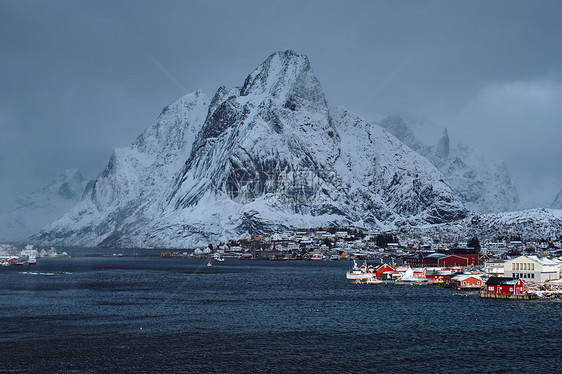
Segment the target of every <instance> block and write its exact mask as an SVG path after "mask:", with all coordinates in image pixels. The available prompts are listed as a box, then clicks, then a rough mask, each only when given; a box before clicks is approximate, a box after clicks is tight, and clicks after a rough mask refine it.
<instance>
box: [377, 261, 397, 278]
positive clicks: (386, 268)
mask: <svg viewBox="0 0 562 374" xmlns="http://www.w3.org/2000/svg"><path fill="white" fill-rule="evenodd" d="M385 271H394V269H393V268H392V266H390V265H388V264H382V265H380V266H379V267H378V268H377V269H376V270H375V274H376V275H375V276H376V277H377V278H378V279H381V278H382V274H383V273H384V272H385Z"/></svg>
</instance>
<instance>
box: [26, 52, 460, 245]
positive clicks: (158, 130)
mask: <svg viewBox="0 0 562 374" xmlns="http://www.w3.org/2000/svg"><path fill="white" fill-rule="evenodd" d="M465 215H466V210H465V208H464V206H463V205H462V203H461V202H460V201H459V200H458V199H457V198H456V197H455V196H454V194H453V193H452V191H451V189H450V188H449V186H448V185H447V184H446V183H445V182H444V180H443V176H442V175H441V173H440V172H439V171H438V170H436V169H435V168H434V167H433V166H432V165H431V163H430V162H428V161H427V160H426V159H425V158H423V157H421V156H420V155H418V154H417V153H415V152H413V151H412V150H411V149H410V148H408V147H407V146H405V145H404V144H402V143H401V142H400V141H398V140H397V139H396V138H395V137H394V136H392V135H391V134H390V133H388V132H387V131H385V130H384V129H382V128H381V127H379V126H376V125H373V124H370V123H367V122H365V121H364V120H362V119H361V118H359V117H357V116H356V115H354V114H352V113H350V112H348V111H347V110H345V109H343V108H329V107H328V105H327V103H326V100H325V98H324V94H323V92H322V89H321V87H320V84H319V82H318V81H317V79H316V77H315V76H314V74H313V72H312V69H311V67H310V64H309V61H308V58H307V57H306V56H304V55H301V54H297V53H295V52H292V51H285V52H278V53H275V54H273V55H272V56H270V57H269V58H268V59H267V60H266V61H265V62H264V63H262V64H261V65H260V66H258V68H257V69H256V70H255V71H254V72H253V73H251V74H250V75H249V76H248V77H247V78H246V80H245V82H244V84H243V86H242V87H237V88H233V89H231V90H227V89H226V88H224V87H221V88H220V89H219V90H218V91H217V93H216V94H215V96H214V97H213V99H212V100H209V99H208V98H207V97H205V96H204V94H202V93H200V92H196V93H195V94H193V95H188V96H187V97H184V98H182V99H180V100H179V101H178V102H176V103H174V104H172V105H170V106H169V107H167V108H166V109H165V110H164V111H163V113H162V114H161V115H160V117H159V118H158V120H157V121H156V123H155V124H154V125H153V126H152V127H150V128H149V129H148V130H146V131H145V133H144V134H142V135H141V136H140V137H139V138H138V139H137V141H135V143H134V144H133V145H132V146H131V147H129V148H127V149H120V150H116V151H115V152H114V154H113V156H112V158H111V160H110V162H109V165H108V167H107V168H106V170H105V171H104V173H103V174H102V175H101V177H100V178H99V179H98V180H97V181H96V182H95V184H94V185H93V186H92V189H91V190H90V191H88V194H87V195H86V196H85V198H84V199H83V200H82V202H81V203H80V204H78V206H76V207H75V208H74V209H73V210H72V211H71V212H70V213H69V214H67V215H66V216H65V217H63V218H62V219H61V220H59V221H57V222H55V223H53V224H52V225H50V226H49V227H47V228H46V230H44V231H43V232H42V233H40V234H39V235H38V236H37V237H36V239H37V240H38V241H40V242H44V243H50V244H61V243H72V244H80V245H89V246H92V245H106V246H138V247H154V246H163V247H189V246H194V245H200V244H205V243H209V241H216V240H225V239H227V238H232V237H239V236H241V235H243V234H246V233H250V234H252V233H259V232H264V231H272V230H275V229H280V228H287V227H317V226H322V225H333V224H337V225H349V224H355V225H361V226H367V227H378V228H382V227H393V226H396V225H404V224H419V223H428V222H429V223H436V222H444V221H448V220H453V219H458V218H462V217H464V216H465Z"/></svg>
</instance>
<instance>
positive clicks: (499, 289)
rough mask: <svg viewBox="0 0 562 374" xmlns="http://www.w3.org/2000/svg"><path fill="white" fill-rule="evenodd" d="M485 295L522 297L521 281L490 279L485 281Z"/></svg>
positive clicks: (516, 279) (517, 279) (499, 278)
mask: <svg viewBox="0 0 562 374" xmlns="http://www.w3.org/2000/svg"><path fill="white" fill-rule="evenodd" d="M485 290H486V293H488V294H500V295H522V294H524V293H525V289H524V286H523V281H522V280H521V279H519V278H504V277H490V278H489V279H488V280H487V281H486V289H485Z"/></svg>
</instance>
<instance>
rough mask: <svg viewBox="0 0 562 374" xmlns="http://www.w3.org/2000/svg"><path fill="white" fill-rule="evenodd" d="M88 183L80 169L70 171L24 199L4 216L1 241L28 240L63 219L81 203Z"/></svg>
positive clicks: (14, 204)
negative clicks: (48, 225) (45, 227)
mask: <svg viewBox="0 0 562 374" xmlns="http://www.w3.org/2000/svg"><path fill="white" fill-rule="evenodd" d="M86 183H87V181H86V180H85V179H84V178H83V177H82V175H81V174H80V172H79V171H78V170H76V169H69V170H66V171H65V172H63V173H61V174H60V175H59V176H57V177H56V178H55V179H54V180H52V181H51V182H50V183H49V184H47V185H46V186H44V187H42V188H40V189H38V190H36V191H33V192H31V193H27V194H24V195H22V196H20V197H19V198H18V199H17V200H16V201H15V202H14V203H12V204H10V206H9V207H8V208H7V209H6V210H5V211H3V212H2V213H1V214H0V240H2V241H11V242H17V241H22V240H25V239H26V238H27V237H29V236H30V235H32V234H34V233H36V232H38V231H39V230H40V229H41V228H43V227H44V226H45V225H47V224H49V223H51V222H53V221H54V220H56V219H58V218H60V217H62V216H63V215H64V214H65V213H66V212H68V211H69V210H70V209H71V208H72V207H73V206H74V205H76V203H77V202H79V201H80V199H81V198H82V193H83V192H84V189H85V187H86Z"/></svg>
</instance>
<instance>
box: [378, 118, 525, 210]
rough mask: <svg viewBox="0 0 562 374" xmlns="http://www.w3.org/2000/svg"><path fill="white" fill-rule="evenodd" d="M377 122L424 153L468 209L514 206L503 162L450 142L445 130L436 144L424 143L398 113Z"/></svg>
mask: <svg viewBox="0 0 562 374" xmlns="http://www.w3.org/2000/svg"><path fill="white" fill-rule="evenodd" d="M379 125H381V126H382V127H384V128H385V129H387V130H388V131H390V132H391V133H392V134H394V135H395V136H396V137H397V138H398V139H400V140H401V141H403V142H404V143H405V144H407V145H408V146H409V147H410V148H412V149H413V150H415V151H416V152H418V153H419V154H421V155H423V156H425V157H427V159H429V161H431V163H432V164H433V165H434V166H435V167H437V169H439V171H441V172H442V173H443V175H444V176H445V180H446V181H447V183H448V184H449V186H450V187H451V189H452V190H453V192H454V193H455V194H456V195H457V196H458V197H459V198H460V199H461V201H462V202H463V203H464V205H465V206H466V207H467V208H468V209H469V210H470V211H472V212H474V213H480V214H481V213H492V212H506V211H512V210H516V209H517V208H518V206H519V196H518V194H517V190H516V188H515V185H514V184H513V181H512V180H511V177H510V175H509V171H508V169H507V165H506V164H505V163H503V162H501V161H493V160H489V159H487V158H486V157H485V156H484V155H483V154H482V153H480V152H479V151H477V150H475V149H472V148H470V147H467V146H463V145H462V144H458V145H456V146H451V145H450V140H449V135H448V133H447V130H445V132H444V134H443V136H442V138H441V139H440V140H439V141H438V142H437V144H435V145H432V146H428V145H424V144H422V143H420V142H419V141H418V140H417V139H416V137H415V136H414V134H413V132H412V131H411V129H410V128H409V126H408V124H407V123H406V122H405V121H404V120H403V119H402V118H400V117H397V116H391V117H388V118H385V119H383V120H382V121H381V122H380V124H379Z"/></svg>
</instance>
